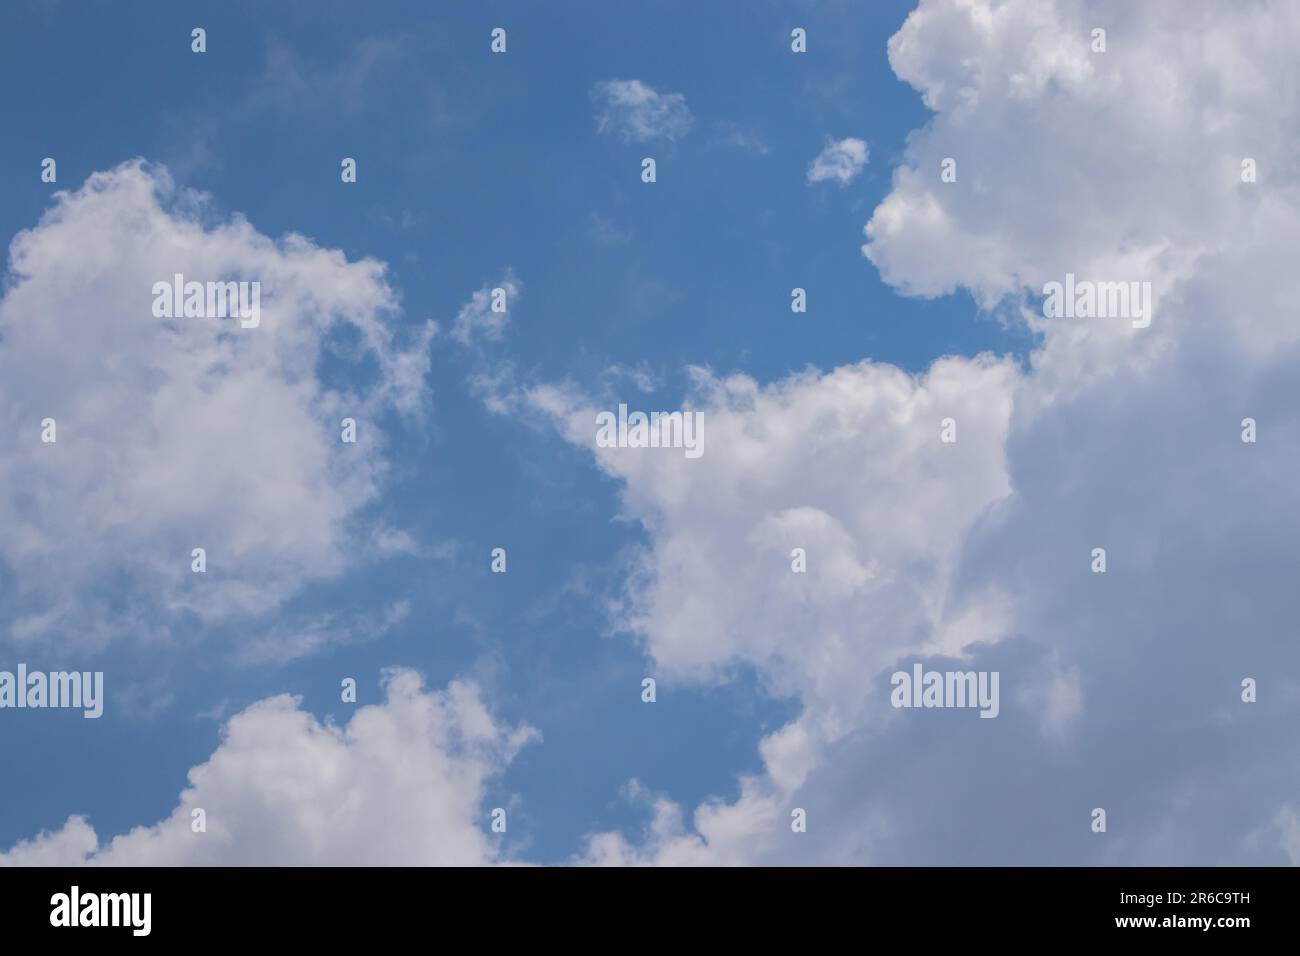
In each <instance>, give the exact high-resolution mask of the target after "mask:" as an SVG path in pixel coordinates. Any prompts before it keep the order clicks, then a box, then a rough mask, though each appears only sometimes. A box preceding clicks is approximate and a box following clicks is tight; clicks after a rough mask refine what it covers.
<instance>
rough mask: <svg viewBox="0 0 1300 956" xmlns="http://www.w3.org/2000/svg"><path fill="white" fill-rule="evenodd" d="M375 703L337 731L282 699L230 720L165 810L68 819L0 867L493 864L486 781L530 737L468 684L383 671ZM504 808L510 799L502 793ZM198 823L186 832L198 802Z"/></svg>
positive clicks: (495, 852) (532, 734) (495, 848)
mask: <svg viewBox="0 0 1300 956" xmlns="http://www.w3.org/2000/svg"><path fill="white" fill-rule="evenodd" d="M384 688H385V699H384V702H383V703H381V704H374V705H370V706H364V707H361V708H360V709H358V710H357V712H356V713H355V714H354V715H353V717H352V719H351V720H350V721H348V723H347V725H346V726H344V727H337V726H334V725H333V724H331V723H322V722H321V721H319V720H317V719H316V718H315V717H313V716H312V715H311V714H309V713H307V712H306V711H304V710H303V709H302V708H301V705H300V702H299V701H298V700H296V699H295V698H293V697H290V696H288V695H281V696H279V697H272V698H269V699H267V700H263V701H260V702H258V703H256V704H254V705H252V706H251V707H249V708H247V709H246V710H244V711H242V712H240V713H239V714H236V715H235V716H234V717H232V718H231V719H230V721H229V723H228V724H227V725H226V727H225V729H224V732H223V739H222V742H221V745H220V746H219V747H218V748H217V749H216V751H215V752H214V753H213V754H212V756H211V757H210V758H209V759H208V761H207V762H206V763H204V764H202V765H200V766H198V767H195V768H193V769H192V770H191V771H190V773H189V784H190V785H189V787H188V788H187V789H186V790H184V791H183V792H182V793H181V795H180V801H179V803H178V804H177V806H176V809H175V810H174V811H173V812H172V813H171V815H170V816H168V817H167V818H166V819H165V820H162V821H161V822H159V823H157V824H154V825H153V826H144V827H137V828H136V829H134V830H132V831H130V832H129V833H126V834H123V835H121V836H118V837H115V838H114V839H112V840H110V841H107V842H105V843H103V844H101V843H100V841H99V839H98V837H97V836H96V834H95V831H94V829H93V828H92V827H91V826H90V824H89V823H88V822H87V821H86V820H85V819H84V818H82V817H79V816H74V817H71V818H69V819H68V820H67V822H66V823H65V824H64V825H63V826H62V827H61V828H60V829H58V830H56V831H53V832H47V833H42V834H40V835H39V836H37V837H35V838H33V839H31V840H27V841H23V842H21V843H19V844H18V845H17V846H15V847H13V848H12V849H11V850H9V852H7V853H0V865H14V866H21V865H28V866H30V865H44V866H53V865H73V864H81V863H90V864H100V865H106V866H180V865H187V866H268V865H273V866H294V865H296V866H315V865H333V866H346V865H366V864H370V865H385V866H399V865H404V866H441V865H450V866H469V865H479V864H485V863H495V862H501V861H503V859H504V857H503V854H502V852H501V847H500V842H499V840H500V838H499V837H496V836H494V835H493V834H492V833H491V832H490V826H489V822H490V821H489V818H488V816H487V813H488V810H489V809H490V807H485V806H484V805H483V804H484V802H485V800H487V799H488V798H487V792H488V791H487V786H488V783H489V782H490V781H491V780H492V778H493V777H494V775H496V774H498V773H499V772H500V771H501V770H502V769H503V768H504V767H505V766H506V765H507V764H508V763H509V761H510V760H511V759H512V758H513V757H514V755H515V753H516V752H517V751H518V750H519V748H520V747H522V746H524V745H526V744H527V743H529V742H530V741H532V740H534V739H536V738H537V733H536V731H534V730H533V729H532V728H530V727H528V726H526V725H520V726H516V727H509V726H505V725H503V724H501V723H500V722H498V721H497V720H496V719H495V718H494V717H493V716H492V715H491V714H490V713H489V712H488V710H487V709H486V707H485V706H484V704H483V701H482V699H481V697H480V694H479V691H478V688H477V687H476V686H475V685H473V684H469V683H462V682H453V683H451V684H450V685H448V687H447V688H446V689H445V690H441V691H428V690H425V689H424V688H423V686H422V684H421V681H420V677H419V675H417V674H415V673H414V672H412V671H407V670H393V671H389V672H387V673H386V674H385V679H384ZM501 803H502V804H503V805H508V803H509V801H508V800H506V799H505V797H504V795H503V796H502V799H501ZM199 808H201V809H203V810H204V811H205V813H206V822H207V831H206V832H204V833H195V832H193V828H192V820H193V815H192V812H193V811H194V810H195V809H199Z"/></svg>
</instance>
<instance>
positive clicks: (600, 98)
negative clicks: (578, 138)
mask: <svg viewBox="0 0 1300 956" xmlns="http://www.w3.org/2000/svg"><path fill="white" fill-rule="evenodd" d="M591 98H592V100H593V101H594V102H595V103H596V109H597V113H596V128H597V129H598V130H599V131H600V132H602V133H611V134H614V135H617V136H620V137H622V139H623V140H624V142H628V143H633V142H636V143H643V142H646V141H648V140H652V139H667V140H674V139H680V138H681V137H683V136H685V135H686V133H687V132H688V131H689V130H690V128H691V125H692V124H693V123H694V121H695V118H694V117H693V116H692V115H691V111H690V108H689V107H687V105H686V97H685V96H683V95H682V94H681V93H660V92H658V91H657V90H655V89H654V88H652V87H650V86H648V85H646V84H645V83H642V82H641V81H640V80H602V81H600V82H599V83H597V84H596V85H595V86H593V87H592V89H591Z"/></svg>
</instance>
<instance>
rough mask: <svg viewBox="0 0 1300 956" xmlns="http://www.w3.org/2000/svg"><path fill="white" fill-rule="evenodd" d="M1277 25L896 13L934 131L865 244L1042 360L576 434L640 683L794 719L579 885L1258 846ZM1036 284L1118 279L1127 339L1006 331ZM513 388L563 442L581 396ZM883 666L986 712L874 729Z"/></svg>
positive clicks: (918, 716)
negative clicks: (617, 553) (1244, 425)
mask: <svg viewBox="0 0 1300 956" xmlns="http://www.w3.org/2000/svg"><path fill="white" fill-rule="evenodd" d="M1098 25H1102V26H1105V27H1106V29H1107V31H1108V40H1109V43H1108V46H1109V49H1108V52H1106V53H1093V52H1091V50H1090V48H1089V41H1090V33H1091V29H1092V28H1093V27H1094V26H1098ZM1297 39H1300V11H1297V10H1295V9H1292V8H1289V7H1285V6H1282V7H1279V6H1277V5H1274V4H1265V3H1255V4H1246V5H1239V6H1237V7H1233V8H1231V9H1229V8H1226V7H1223V6H1221V5H1216V4H1212V3H1197V4H1186V3H1176V4H1175V3H1169V4H1140V5H1133V4H1127V3H1118V2H1116V3H1103V4H1092V5H1088V6H1086V7H1085V6H1084V5H1083V4H1081V3H1075V2H1066V0H1059V2H1053V3H1041V2H1036V0H1035V2H1030V0H1023V2H1022V0H1005V2H994V0H924V2H922V3H921V4H920V6H919V8H918V10H917V11H916V12H915V13H913V14H912V16H911V17H909V19H908V20H907V22H906V23H905V24H904V26H903V27H902V29H901V30H900V31H899V33H898V34H897V35H896V36H895V37H894V38H893V40H892V41H891V43H890V59H891V63H892V64H893V66H894V69H895V71H896V72H897V73H898V74H899V75H900V77H902V78H903V79H905V80H907V81H908V82H910V83H912V84H913V85H914V86H915V87H917V89H918V90H919V91H920V93H921V94H922V96H923V98H924V100H925V102H926V103H927V104H928V105H929V106H930V107H931V108H932V109H933V110H934V111H935V115H934V117H933V119H932V120H931V122H930V123H929V124H928V125H927V126H926V127H925V128H924V129H922V130H919V131H917V132H916V133H915V134H913V136H912V137H911V138H910V139H909V143H908V149H907V152H906V154H905V157H904V161H903V165H902V166H901V167H900V168H899V169H897V170H896V171H895V175H894V185H893V189H892V191H891V193H890V194H889V195H888V196H887V197H886V198H885V200H884V201H883V202H882V203H881V204H880V206H879V207H878V208H877V209H876V210H875V212H874V214H873V215H872V217H871V220H870V222H869V224H868V225H867V227H866V236H867V244H866V246H865V247H864V252H865V254H866V255H867V257H868V258H869V259H870V261H871V262H872V263H873V264H874V265H875V266H876V267H877V268H878V269H879V270H880V272H881V273H882V275H883V276H884V278H885V279H886V280H887V281H888V282H890V283H891V284H892V285H894V286H895V287H896V288H898V289H899V290H900V291H901V292H903V293H905V294H911V295H921V296H937V295H943V294H947V293H949V292H952V291H954V290H957V289H959V288H965V289H968V290H970V291H971V292H972V293H973V294H974V295H975V297H976V298H977V300H978V301H979V302H981V303H982V304H983V305H986V306H993V305H999V304H1000V305H1001V306H1002V309H1003V312H1004V314H1005V315H1006V316H1007V317H1008V319H1009V320H1010V321H1021V322H1025V323H1027V324H1028V325H1029V326H1030V328H1032V329H1033V330H1034V331H1035V333H1037V335H1038V336H1039V339H1038V343H1039V344H1038V346H1037V348H1036V349H1035V350H1034V352H1033V355H1032V357H1031V361H1030V363H1029V366H1028V367H1027V368H1025V369H1023V370H1022V369H1019V368H1017V367H1015V366H1014V365H1012V364H1010V363H1008V362H1002V361H996V360H993V359H991V358H981V359H974V360H970V359H944V360H941V361H940V362H938V363H937V364H936V365H935V366H934V367H933V368H932V369H931V370H930V371H929V373H928V374H927V375H926V376H923V377H921V378H919V379H912V378H909V377H908V376H906V375H903V374H902V373H901V372H898V371H897V370H894V369H890V368H888V367H883V366H875V365H870V364H866V365H858V366H849V367H845V368H840V369H836V370H834V371H832V372H829V373H826V374H819V373H807V374H805V375H800V376H795V377H793V378H791V379H789V380H786V381H782V382H776V383H771V384H768V385H760V384H758V383H754V382H752V381H750V380H748V379H746V378H744V377H739V376H732V377H723V378H715V377H713V376H701V377H700V381H699V383H698V384H699V388H698V390H697V394H696V395H695V396H694V397H693V400H694V402H695V403H696V407H699V408H701V409H703V410H704V412H705V422H706V427H705V436H706V453H705V455H704V457H703V458H702V459H700V460H698V461H686V460H683V459H681V458H679V457H678V456H675V455H673V454H667V453H663V452H657V451H655V452H647V451H645V450H639V449H628V450H625V449H597V448H592V453H593V455H594V456H595V457H596V460H597V461H598V462H599V464H600V466H601V467H602V468H603V469H604V470H606V471H607V472H609V473H610V474H611V475H614V476H616V477H617V478H619V479H620V480H621V481H622V482H623V483H624V487H623V503H624V508H625V511H626V512H627V515H628V516H629V517H631V518H633V519H635V520H638V521H639V522H641V524H642V525H643V526H644V528H645V529H646V532H647V535H648V539H649V546H648V551H647V553H646V556H645V560H644V562H643V564H642V566H641V569H640V571H641V573H640V574H638V575H637V576H636V578H635V579H634V580H633V581H632V582H631V583H630V585H629V588H628V592H627V597H626V602H625V606H624V608H623V612H622V614H621V615H620V623H622V624H623V625H624V626H625V627H627V628H629V629H630V630H632V631H633V632H635V633H636V634H638V635H639V636H640V637H641V638H642V639H643V641H644V642H645V645H646V647H647V649H648V651H649V653H650V654H651V656H652V657H653V658H654V659H655V662H656V665H657V666H659V667H661V668H662V669H663V670H664V672H665V674H667V675H669V678H670V679H672V678H681V679H695V680H702V681H716V680H725V679H727V678H728V676H729V675H730V673H731V671H732V670H733V669H734V668H737V667H752V668H754V669H755V670H756V671H757V673H758V674H759V675H760V676H761V677H762V678H763V680H764V681H765V682H766V684H767V686H768V687H769V688H770V689H771V690H772V692H773V693H776V694H780V695H785V696H791V697H793V698H794V699H796V700H797V701H798V702H799V703H800V705H801V707H802V712H801V714H800V716H799V717H798V718H797V719H796V720H795V721H793V722H792V723H791V724H789V725H788V726H786V727H785V728H782V729H781V730H780V731H778V732H776V733H773V734H771V735H769V736H768V737H766V738H765V739H764V740H763V741H762V743H761V751H762V754H763V758H764V768H765V772H764V773H763V774H761V775H759V776H756V777H752V778H747V779H746V780H744V781H742V792H741V796H740V798H739V799H738V800H736V801H735V802H733V803H725V802H716V801H714V802H709V803H706V804H704V805H703V806H701V807H700V808H698V809H697V810H696V811H695V812H694V814H691V815H689V817H688V814H687V813H686V812H685V811H683V810H682V808H680V807H678V806H676V805H675V804H674V803H673V802H672V801H671V799H669V798H667V797H658V798H656V799H655V800H654V801H653V802H652V806H653V814H652V822H651V825H650V828H649V830H648V831H647V832H646V833H645V834H642V835H640V836H637V837H629V836H628V835H627V834H612V833H605V834H597V835H594V836H593V837H592V838H591V839H590V841H589V844H588V847H587V850H586V852H585V854H584V856H583V859H584V860H586V861H588V862H625V863H636V862H840V863H844V862H856V863H864V862H889V863H913V864H915V863H986V864H987V863H1026V862H1036V863H1120V864H1128V863H1148V864H1178V863H1183V864H1207V863H1224V862H1273V863H1281V862H1285V861H1286V859H1288V856H1287V855H1288V854H1290V853H1293V852H1294V827H1291V826H1290V825H1289V824H1290V822H1291V821H1292V816H1290V815H1288V814H1289V813H1290V811H1289V810H1288V807H1289V806H1291V801H1293V789H1294V788H1293V782H1292V781H1293V780H1294V774H1295V770H1296V764H1295V754H1294V747H1293V746H1292V745H1291V742H1290V736H1291V735H1290V731H1289V729H1288V728H1290V727H1292V726H1294V721H1295V720H1296V718H1297V716H1298V714H1297V712H1298V711H1300V683H1298V682H1297V680H1296V678H1295V677H1294V676H1292V675H1295V674H1296V673H1297V669H1298V668H1300V652H1297V650H1296V646H1295V642H1294V641H1293V640H1292V639H1291V637H1290V634H1291V631H1292V629H1293V628H1292V626H1293V622H1294V620H1295V619H1296V618H1297V616H1298V615H1300V599H1297V597H1296V596H1295V590H1294V589H1293V588H1291V587H1289V586H1288V585H1287V583H1286V580H1285V579H1286V574H1285V572H1284V571H1283V569H1284V568H1286V567H1289V566H1290V565H1291V564H1293V557H1294V541H1295V540H1296V539H1297V538H1298V537H1300V492H1297V490H1296V487H1295V483H1294V482H1293V481H1291V480H1290V478H1289V476H1292V475H1294V474H1295V473H1296V472H1297V471H1298V470H1300V454H1298V450H1300V405H1298V404H1297V402H1296V399H1295V393H1294V388H1293V386H1292V385H1290V384H1289V383H1293V382H1294V381H1295V379H1296V378H1297V376H1300V327H1298V326H1297V325H1296V323H1295V322H1294V321H1292V320H1291V317H1290V313H1291V303H1294V301H1296V298H1297V294H1298V293H1300V273H1298V272H1297V271H1296V270H1294V269H1293V268H1291V267H1290V265H1289V263H1288V261H1287V259H1288V257H1289V254H1290V253H1289V251H1290V250H1291V249H1294V248H1295V247H1296V240H1297V239H1300V235H1298V233H1300V226H1297V225H1296V224H1297V223H1298V222H1300V192H1298V191H1297V190H1296V189H1295V188H1294V186H1293V185H1291V180H1292V179H1294V173H1295V161H1294V159H1293V157H1294V156H1296V155H1297V154H1300V153H1298V149H1297V147H1300V143H1298V142H1297V141H1296V137H1297V134H1296V130H1297V129H1298V128H1300V124H1298V123H1297V120H1300V93H1298V92H1297V91H1300V83H1296V82H1294V80H1295V79H1296V78H1297V77H1296V74H1297V72H1298V70H1297V66H1296V63H1295V59H1294V56H1293V55H1292V52H1291V51H1292V50H1293V49H1294V45H1295V42H1296V41H1297ZM946 157H951V158H954V159H956V161H957V168H958V177H957V181H956V182H954V183H945V182H943V181H942V180H941V178H940V164H941V160H942V159H944V158H946ZM1246 157H1251V158H1254V159H1256V160H1257V162H1258V164H1259V170H1260V173H1259V182H1258V183H1243V182H1242V180H1241V176H1240V173H1241V163H1242V160H1243V158H1246ZM1067 272H1072V273H1075V274H1076V275H1077V276H1078V277H1079V278H1081V279H1094V280H1099V281H1129V280H1147V281H1151V282H1152V283H1153V286H1154V291H1155V294H1156V308H1155V315H1154V318H1153V321H1152V324H1151V326H1150V328H1147V329H1134V328H1132V326H1131V324H1130V323H1129V322H1128V321H1123V320H1121V321H1116V320H1102V319H1062V320H1048V319H1044V318H1043V317H1042V316H1041V314H1035V313H1034V311H1033V310H1034V308H1035V307H1036V305H1035V298H1034V297H1035V296H1036V295H1037V294H1038V293H1039V292H1040V290H1041V288H1042V285H1043V284H1044V283H1045V282H1048V281H1052V280H1056V281H1060V280H1062V279H1063V278H1064V276H1065V274H1066V273H1067ZM1008 306H1009V307H1010V308H1008ZM1017 307H1019V308H1017ZM528 397H529V398H530V399H531V400H532V403H533V404H534V405H535V406H536V407H538V408H541V409H543V410H545V411H546V412H547V413H548V414H550V415H552V416H555V417H556V418H558V419H559V420H560V421H561V423H562V427H563V429H564V431H565V434H566V435H567V436H568V437H569V438H570V439H571V440H572V441H574V442H575V443H576V444H580V445H583V446H584V447H590V446H591V445H592V444H593V442H592V439H593V435H594V427H593V424H592V421H591V413H592V405H591V402H590V400H587V399H583V398H581V397H579V396H576V395H574V394H572V393H570V392H568V391H565V390H561V389H556V388H535V389H533V390H532V391H531V392H530V393H529V395H528ZM947 415H950V416H951V417H953V418H955V419H956V420H957V423H958V439H959V440H958V443H957V444H956V445H953V446H943V445H941V444H940V443H939V442H938V427H937V421H938V419H939V417H941V416H947ZM1245 417H1253V418H1256V419H1257V420H1258V421H1259V422H1260V423H1261V428H1262V429H1264V431H1262V432H1261V435H1262V436H1264V437H1261V438H1260V440H1259V442H1257V443H1256V444H1253V445H1251V444H1244V443H1243V442H1242V441H1241V440H1240V428H1241V425H1240V423H1241V420H1242V419H1243V418H1245ZM945 456H946V457H945ZM803 542H807V544H806V545H805V544H803ZM796 545H798V546H805V547H807V549H808V573H807V575H806V577H805V576H800V575H794V574H791V573H790V569H789V550H790V548H791V547H794V546H796ZM1099 546H1100V547H1105V548H1107V550H1108V557H1109V561H1108V565H1109V566H1108V572H1107V574H1106V575H1094V574H1092V573H1090V570H1089V566H1090V555H1091V549H1092V548H1094V547H1099ZM917 657H927V658H932V659H933V663H932V666H936V667H939V668H941V669H943V668H945V667H947V666H949V664H952V665H957V666H960V667H961V668H962V669H988V670H998V671H1000V673H1001V675H1002V713H1001V716H1000V717H999V718H998V719H997V720H987V721H986V720H979V719H975V720H963V719H962V718H963V717H971V716H974V715H973V714H969V713H952V712H931V713H922V712H907V711H896V710H893V709H892V708H891V707H889V705H888V691H889V684H888V674H889V672H890V671H891V670H892V669H893V668H894V667H895V666H897V665H898V664H899V663H902V662H903V661H905V660H907V659H909V658H910V659H916V658H917ZM945 661H947V662H949V664H945V663H943V662H945ZM1261 675H1266V676H1264V677H1263V678H1262V681H1263V683H1262V684H1261V686H1264V685H1265V684H1266V685H1267V686H1268V687H1269V693H1268V694H1267V696H1266V697H1265V696H1261V698H1260V701H1259V703H1257V704H1244V703H1242V702H1241V700H1240V697H1239V694H1240V681H1241V679H1242V678H1244V677H1248V676H1250V677H1256V678H1257V679H1261ZM646 785H647V786H649V787H654V785H655V782H654V781H646ZM796 806H798V807H803V808H805V809H806V810H807V811H808V819H809V829H808V832H807V833H806V834H800V835H792V834H791V833H790V832H789V812H790V810H791V808H793V807H796ZM1096 806H1102V807H1105V808H1107V810H1108V812H1109V813H1110V829H1109V831H1108V833H1107V834H1105V835H1098V834H1093V833H1091V831H1090V830H1089V827H1088V823H1089V813H1090V812H1091V809H1092V808H1093V807H1096ZM1279 821H1280V822H1279ZM1261 835H1262V836H1261Z"/></svg>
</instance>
